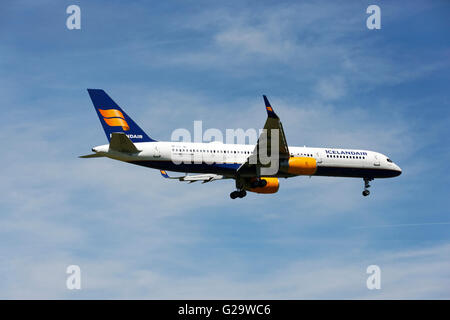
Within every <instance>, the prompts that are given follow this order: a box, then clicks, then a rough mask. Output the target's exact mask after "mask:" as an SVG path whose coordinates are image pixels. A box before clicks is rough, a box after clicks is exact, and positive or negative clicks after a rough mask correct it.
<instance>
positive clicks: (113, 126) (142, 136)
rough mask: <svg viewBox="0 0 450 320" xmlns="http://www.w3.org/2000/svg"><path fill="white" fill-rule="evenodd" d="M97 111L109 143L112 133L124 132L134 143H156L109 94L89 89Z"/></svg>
mask: <svg viewBox="0 0 450 320" xmlns="http://www.w3.org/2000/svg"><path fill="white" fill-rule="evenodd" d="M87 91H88V92H89V96H90V97H91V100H92V103H93V104H94V108H95V111H97V115H98V117H99V119H100V122H101V123H102V126H103V129H104V130H105V134H106V137H107V138H108V141H109V140H110V139H111V133H113V132H123V133H125V134H126V136H127V137H128V138H129V139H130V140H131V141H133V142H151V141H156V140H153V139H152V138H150V137H149V136H148V135H147V134H146V133H145V132H144V131H143V130H142V129H141V128H140V127H139V126H138V125H137V124H136V123H135V122H134V121H133V120H132V119H131V118H130V117H129V116H128V115H127V114H126V113H125V111H123V110H122V109H121V108H120V107H119V106H118V105H117V104H116V103H115V102H114V101H113V100H112V99H111V98H110V97H109V96H108V95H107V94H106V92H105V91H103V90H101V89H87Z"/></svg>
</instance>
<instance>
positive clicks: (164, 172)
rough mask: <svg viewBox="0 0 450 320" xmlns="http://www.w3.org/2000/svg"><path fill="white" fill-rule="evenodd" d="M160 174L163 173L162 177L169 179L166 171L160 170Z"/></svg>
mask: <svg viewBox="0 0 450 320" xmlns="http://www.w3.org/2000/svg"><path fill="white" fill-rule="evenodd" d="M159 172H161V175H162V176H163V177H164V178H166V179H168V178H169V175H168V174H167V172H166V171H165V170H159Z"/></svg>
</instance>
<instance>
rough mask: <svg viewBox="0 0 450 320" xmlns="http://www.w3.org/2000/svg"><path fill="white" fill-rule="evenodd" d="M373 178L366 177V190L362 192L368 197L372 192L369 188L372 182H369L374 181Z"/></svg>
mask: <svg viewBox="0 0 450 320" xmlns="http://www.w3.org/2000/svg"><path fill="white" fill-rule="evenodd" d="M372 180H373V178H364V191H363V192H362V195H363V196H364V197H367V196H368V195H369V194H370V191H369V188H370V184H369V182H370V181H372Z"/></svg>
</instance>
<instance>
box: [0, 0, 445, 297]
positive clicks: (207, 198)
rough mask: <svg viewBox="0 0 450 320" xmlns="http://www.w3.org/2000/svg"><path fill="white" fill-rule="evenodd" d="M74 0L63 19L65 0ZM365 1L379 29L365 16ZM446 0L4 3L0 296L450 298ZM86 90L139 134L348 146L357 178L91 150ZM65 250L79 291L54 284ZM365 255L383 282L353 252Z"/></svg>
mask: <svg viewBox="0 0 450 320" xmlns="http://www.w3.org/2000/svg"><path fill="white" fill-rule="evenodd" d="M70 4H78V5H79V6H80V8H81V30H73V31H70V30H68V29H66V26H65V23H66V18H67V16H68V15H67V14H66V13H65V11H66V8H67V6H68V5H70ZM370 4H378V5H379V6H380V8H381V12H382V20H381V26H382V28H381V30H368V29H367V28H366V18H367V17H368V15H367V14H366V8H367V6H368V5H370ZM449 10H450V5H449V3H448V2H446V1H433V2H429V1H408V2H392V1H375V2H373V1H322V2H320V3H312V2H309V1H308V2H306V1H305V2H300V1H293V2H287V1H286V2H284V1H254V2H253V1H227V2H226V3H218V2H211V1H166V2H161V1H154V2H148V1H127V2H123V1H39V2H35V1H10V2H6V3H5V4H3V6H2V14H1V17H0V39H1V41H0V68H1V69H0V70H1V74H2V77H1V78H0V84H1V85H0V105H1V108H2V120H3V121H2V126H1V127H0V135H1V137H2V142H3V144H4V147H3V151H2V157H1V158H0V163H1V167H2V175H1V177H2V184H1V185H0V191H1V194H2V196H1V197H0V212H1V213H2V215H1V223H0V253H1V257H2V259H1V262H0V272H1V275H2V277H1V279H2V281H0V297H1V298H67V299H79V298H88V299H90V298H112V299H117V298H138V299H141V298H169V299H170V298H223V299H227V298H268V299H270V298H273V299H279V298H287V299H305V298H306V299H310V298H319V299H321V298H330V299H338V298H343V299H355V298H367V299H379V298H388V299H399V298H406V299H408V298H425V299H429V298H438V299H442V298H446V299H448V298H450V289H449V288H450V232H449V228H450V218H449V210H448V208H449V198H448V190H449V182H448V181H449V170H448V169H449V165H448V163H449V161H450V153H449V141H448V136H449V134H450V130H449V127H448V123H449V120H450V117H449V115H450V113H449V111H448V110H449V106H450V100H449V98H450V93H449V83H450V82H449V80H450V73H449V71H450V70H449V69H450V68H449V67H450V59H449V58H450V36H449V33H448V30H449V27H450V22H449V20H448V13H449ZM86 88H102V89H105V90H106V91H107V92H108V93H110V95H111V96H112V98H113V99H114V100H115V101H116V102H117V103H119V104H120V105H121V107H122V108H124V109H125V110H126V111H127V113H128V114H129V115H130V116H131V117H133V119H134V120H135V121H136V122H138V123H139V125H140V126H141V127H142V128H143V129H144V130H145V131H146V132H147V133H148V134H149V135H150V136H151V137H153V138H155V139H158V140H168V139H170V136H171V132H172V131H173V130H174V129H176V128H187V129H190V130H192V128H193V121H194V120H203V128H204V129H206V128H219V129H221V130H225V129H226V128H244V129H248V128H260V127H261V126H262V125H263V124H264V121H265V117H266V114H265V110H264V107H263V101H262V97H261V95H262V94H266V95H268V96H269V98H270V100H271V102H272V105H273V106H274V108H275V109H276V111H277V113H278V115H279V116H280V117H281V119H282V121H283V125H284V129H285V132H286V135H287V140H288V143H289V144H290V145H299V146H302V145H307V146H331V147H347V148H365V149H369V150H377V151H379V152H382V153H384V154H387V155H389V156H390V157H391V158H392V159H393V160H394V161H395V162H396V163H398V164H399V165H400V166H401V167H402V169H403V174H402V175H401V176H400V177H398V178H395V179H386V180H375V181H374V182H373V184H372V194H371V195H370V197H367V198H363V197H362V196H361V190H362V186H363V183H362V181H360V180H359V179H334V178H319V177H313V178H311V179H309V178H295V179H289V180H282V181H281V187H280V191H279V192H278V193H277V194H275V195H257V194H249V195H248V196H247V197H246V198H245V199H241V200H234V201H233V200H230V199H229V196H228V194H229V192H230V191H232V189H233V187H234V185H233V183H231V182H229V181H219V182H217V183H214V184H213V183H211V184H206V185H202V184H191V185H186V184H182V183H179V182H176V181H164V180H163V179H162V178H161V177H160V174H159V172H158V171H156V170H149V169H145V168H141V167H135V166H130V165H126V164H123V163H119V162H114V161H112V160H109V159H89V160H86V159H79V158H77V156H78V155H82V154H87V153H89V151H90V149H91V147H92V146H95V145H99V144H104V143H105V142H106V140H105V136H104V133H103V132H102V128H101V126H100V124H99V122H98V119H97V117H96V115H95V112H94V109H93V107H92V104H91V102H90V100H89V97H88V94H87V92H86ZM71 264H77V265H79V266H80V267H81V272H82V290H80V291H69V290H67V289H66V287H65V281H66V276H67V275H66V273H65V270H66V267H67V266H68V265H71ZM371 264H377V265H379V266H380V268H381V272H382V280H381V285H382V288H381V290H375V291H369V290H368V289H367V288H366V278H367V276H368V275H367V274H366V268H367V266H369V265H371Z"/></svg>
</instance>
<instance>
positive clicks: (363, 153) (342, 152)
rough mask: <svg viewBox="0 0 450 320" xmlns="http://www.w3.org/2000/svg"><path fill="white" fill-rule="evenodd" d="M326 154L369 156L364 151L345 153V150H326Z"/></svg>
mask: <svg viewBox="0 0 450 320" xmlns="http://www.w3.org/2000/svg"><path fill="white" fill-rule="evenodd" d="M325 153H326V154H341V155H342V154H345V155H351V156H367V152H364V151H344V150H341V151H340V150H325Z"/></svg>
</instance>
